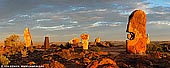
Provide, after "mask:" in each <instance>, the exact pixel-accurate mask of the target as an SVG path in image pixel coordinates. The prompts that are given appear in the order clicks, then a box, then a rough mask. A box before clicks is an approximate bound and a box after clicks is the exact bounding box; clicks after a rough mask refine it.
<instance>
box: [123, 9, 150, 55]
mask: <svg viewBox="0 0 170 68" xmlns="http://www.w3.org/2000/svg"><path fill="white" fill-rule="evenodd" d="M126 32H128V33H129V34H127V38H128V40H126V45H127V48H126V49H127V52H129V53H133V54H143V53H145V52H146V41H147V36H146V14H145V12H144V11H142V10H135V11H134V12H132V14H131V15H130V16H129V21H128V24H127V30H126Z"/></svg>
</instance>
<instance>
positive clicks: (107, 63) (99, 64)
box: [86, 58, 119, 68]
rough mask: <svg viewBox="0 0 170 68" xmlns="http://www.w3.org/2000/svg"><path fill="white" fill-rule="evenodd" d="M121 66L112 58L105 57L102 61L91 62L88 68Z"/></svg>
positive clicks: (115, 67)
mask: <svg viewBox="0 0 170 68" xmlns="http://www.w3.org/2000/svg"><path fill="white" fill-rule="evenodd" d="M101 67H102V68H119V67H118V66H117V64H116V62H115V61H113V60H111V59H110V58H103V59H102V60H101V61H100V62H99V61H98V60H95V61H94V62H93V63H92V64H89V65H88V66H87V67H86V68H101Z"/></svg>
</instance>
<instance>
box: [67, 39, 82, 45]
mask: <svg viewBox="0 0 170 68" xmlns="http://www.w3.org/2000/svg"><path fill="white" fill-rule="evenodd" d="M69 43H70V44H72V45H73V46H76V45H78V44H79V43H80V39H79V38H73V39H71V40H70V41H69Z"/></svg>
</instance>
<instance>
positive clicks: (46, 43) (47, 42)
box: [44, 37, 50, 50]
mask: <svg viewBox="0 0 170 68" xmlns="http://www.w3.org/2000/svg"><path fill="white" fill-rule="evenodd" d="M44 48H45V50H48V48H50V43H49V37H45V40H44Z"/></svg>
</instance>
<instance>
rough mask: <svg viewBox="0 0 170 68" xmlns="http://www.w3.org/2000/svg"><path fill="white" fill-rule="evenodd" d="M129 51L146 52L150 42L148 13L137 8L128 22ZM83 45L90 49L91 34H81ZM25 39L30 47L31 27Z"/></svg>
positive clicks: (46, 41) (97, 39)
mask: <svg viewBox="0 0 170 68" xmlns="http://www.w3.org/2000/svg"><path fill="white" fill-rule="evenodd" d="M126 32H128V34H127V38H128V40H126V45H127V48H126V49H127V52H129V53H133V54H144V53H145V52H146V44H147V43H149V42H150V39H149V40H147V39H148V37H147V35H146V14H145V12H144V11H142V10H135V11H134V12H132V14H131V15H130V16H129V20H128V24H127V30H126ZM80 37H81V39H82V46H83V49H84V50H87V49H88V45H89V42H88V40H89V37H90V36H89V34H81V35H80ZM24 39H25V43H26V47H30V46H31V45H32V39H31V34H30V32H29V28H25V30H24ZM79 42H80V39H79V38H73V39H72V40H70V41H69V43H71V44H73V45H76V44H78V43H79ZM95 42H96V43H99V42H100V38H99V37H98V38H96V39H95ZM44 46H45V49H48V48H49V38H48V37H45V41H44Z"/></svg>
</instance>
